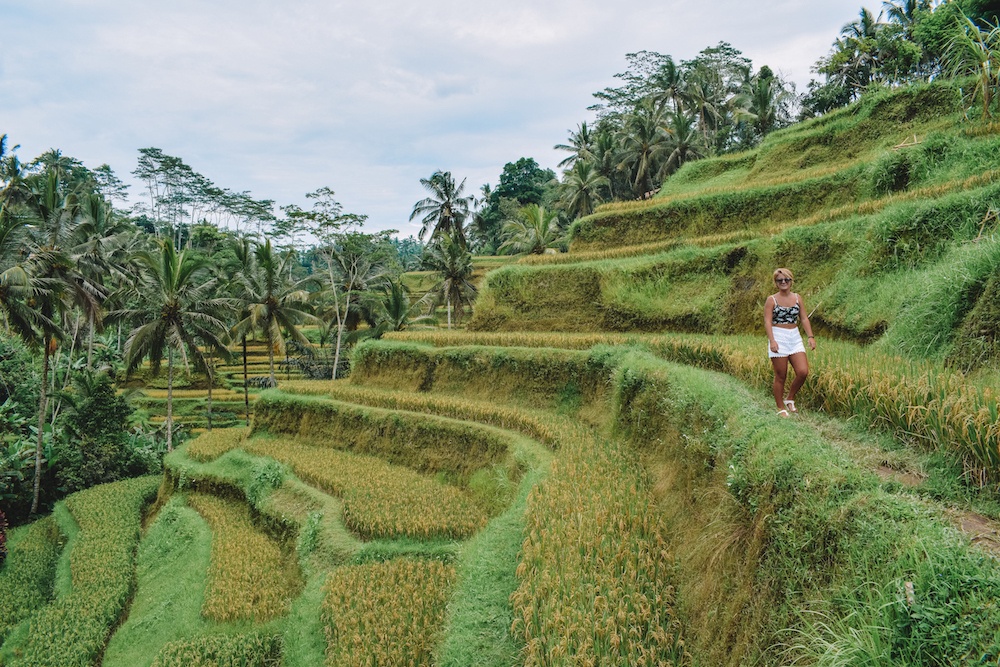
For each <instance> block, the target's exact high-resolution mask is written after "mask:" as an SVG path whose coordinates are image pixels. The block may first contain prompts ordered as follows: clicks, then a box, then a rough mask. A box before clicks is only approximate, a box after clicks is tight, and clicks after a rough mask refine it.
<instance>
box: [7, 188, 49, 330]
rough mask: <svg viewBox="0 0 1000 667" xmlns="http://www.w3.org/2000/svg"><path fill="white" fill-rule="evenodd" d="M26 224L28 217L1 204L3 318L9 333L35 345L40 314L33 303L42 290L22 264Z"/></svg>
mask: <svg viewBox="0 0 1000 667" xmlns="http://www.w3.org/2000/svg"><path fill="white" fill-rule="evenodd" d="M24 225H25V220H24V218H22V217H20V216H16V215H13V214H11V213H10V210H9V208H8V207H7V205H6V203H0V318H2V320H3V323H4V326H6V328H7V329H8V330H10V331H12V332H13V333H15V334H17V335H18V336H20V337H21V338H22V339H24V340H25V341H26V342H31V341H32V340H33V339H34V338H35V336H36V325H37V323H38V317H39V316H40V313H39V312H38V311H37V310H35V309H33V308H32V307H31V306H30V305H29V303H30V302H32V301H35V300H36V297H38V296H39V287H38V286H37V284H36V283H35V282H34V281H33V280H32V278H31V276H30V275H28V272H27V271H26V270H25V268H24V265H23V263H22V262H21V260H22V259H24V258H23V257H22V253H21V251H22V248H23V247H24V246H23V244H24V240H25V229H24Z"/></svg>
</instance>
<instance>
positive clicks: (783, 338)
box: [767, 327, 806, 359]
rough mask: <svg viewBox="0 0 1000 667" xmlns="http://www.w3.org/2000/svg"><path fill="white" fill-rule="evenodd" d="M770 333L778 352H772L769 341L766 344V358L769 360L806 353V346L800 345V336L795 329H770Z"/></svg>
mask: <svg viewBox="0 0 1000 667" xmlns="http://www.w3.org/2000/svg"><path fill="white" fill-rule="evenodd" d="M771 333H772V334H774V342H776V343H777V344H778V351H777V352H772V351H771V341H768V342H767V356H768V357H770V358H771V359H774V358H775V357H789V356H791V355H793V354H796V353H798V352H805V351H806V346H805V345H803V344H802V334H800V333H799V330H798V328H797V327H796V328H795V329H782V328H781V327H772V328H771Z"/></svg>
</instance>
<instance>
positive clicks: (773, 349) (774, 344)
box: [771, 338, 816, 354]
mask: <svg viewBox="0 0 1000 667" xmlns="http://www.w3.org/2000/svg"><path fill="white" fill-rule="evenodd" d="M813 349H816V344H815V343H813ZM771 352H774V353H775V354H777V353H778V343H777V341H775V340H774V339H773V338H772V339H771Z"/></svg>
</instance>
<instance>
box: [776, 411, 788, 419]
mask: <svg viewBox="0 0 1000 667" xmlns="http://www.w3.org/2000/svg"><path fill="white" fill-rule="evenodd" d="M778 416H779V417H781V418H782V419H788V416H789V415H788V410H778Z"/></svg>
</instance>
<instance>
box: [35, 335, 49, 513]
mask: <svg viewBox="0 0 1000 667" xmlns="http://www.w3.org/2000/svg"><path fill="white" fill-rule="evenodd" d="M51 345H52V336H51V335H46V336H45V352H44V353H43V355H42V384H41V387H39V392H38V393H39V397H38V441H37V443H36V444H35V484H34V490H33V492H32V496H31V514H37V513H38V497H39V495H40V494H41V490H42V436H43V434H44V433H45V388H46V385H47V384H48V381H49V348H50V346H51Z"/></svg>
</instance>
